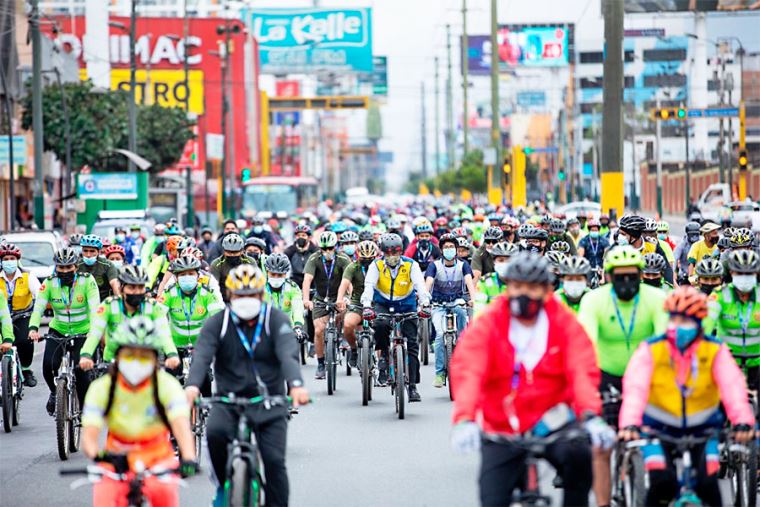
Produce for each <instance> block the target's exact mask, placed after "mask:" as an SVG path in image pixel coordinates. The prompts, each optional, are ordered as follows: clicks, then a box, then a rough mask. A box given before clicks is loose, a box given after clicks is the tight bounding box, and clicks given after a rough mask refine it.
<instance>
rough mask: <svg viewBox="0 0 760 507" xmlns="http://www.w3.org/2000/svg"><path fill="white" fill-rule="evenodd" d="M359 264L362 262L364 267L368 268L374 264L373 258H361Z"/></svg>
mask: <svg viewBox="0 0 760 507" xmlns="http://www.w3.org/2000/svg"><path fill="white" fill-rule="evenodd" d="M359 264H361V265H362V267H363V268H368V267H369V265H370V264H372V259H360V260H359Z"/></svg>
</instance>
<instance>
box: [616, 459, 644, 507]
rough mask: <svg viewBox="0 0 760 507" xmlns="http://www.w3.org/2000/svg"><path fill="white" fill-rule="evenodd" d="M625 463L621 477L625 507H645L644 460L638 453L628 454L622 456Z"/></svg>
mask: <svg viewBox="0 0 760 507" xmlns="http://www.w3.org/2000/svg"><path fill="white" fill-rule="evenodd" d="M623 459H624V460H625V462H624V463H623V467H624V469H623V470H622V473H624V474H625V476H624V477H623V495H624V498H625V505H626V507H645V501H646V497H647V485H646V470H644V458H643V457H642V456H641V453H640V452H637V451H636V452H630V453H628V454H627V456H626V455H624V456H623Z"/></svg>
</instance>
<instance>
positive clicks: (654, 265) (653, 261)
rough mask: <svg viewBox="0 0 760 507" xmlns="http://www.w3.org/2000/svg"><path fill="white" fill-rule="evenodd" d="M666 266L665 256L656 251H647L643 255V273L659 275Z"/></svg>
mask: <svg viewBox="0 0 760 507" xmlns="http://www.w3.org/2000/svg"><path fill="white" fill-rule="evenodd" d="M667 267H668V264H667V262H665V258H664V257H663V256H662V255H660V254H658V253H648V254H646V255H645V256H644V273H648V274H652V275H654V274H657V275H661V274H662V273H664V272H665V268H667Z"/></svg>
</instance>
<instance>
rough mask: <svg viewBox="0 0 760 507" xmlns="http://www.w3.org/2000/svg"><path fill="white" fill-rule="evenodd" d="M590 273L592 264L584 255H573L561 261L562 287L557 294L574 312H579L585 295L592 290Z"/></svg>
mask: <svg viewBox="0 0 760 507" xmlns="http://www.w3.org/2000/svg"><path fill="white" fill-rule="evenodd" d="M589 274H591V264H590V263H589V262H588V260H587V259H586V258H584V257H579V256H577V255H571V256H568V257H565V258H564V259H562V261H560V263H559V276H560V278H561V279H562V288H561V289H559V290H558V291H557V292H556V294H557V297H558V298H559V299H560V301H562V302H563V303H565V304H566V305H567V307H568V308H570V309H571V310H572V311H573V313H576V314H577V313H578V310H579V309H580V307H581V300H582V299H583V296H585V295H586V294H588V293H589V291H590V289H589V288H588V277H589Z"/></svg>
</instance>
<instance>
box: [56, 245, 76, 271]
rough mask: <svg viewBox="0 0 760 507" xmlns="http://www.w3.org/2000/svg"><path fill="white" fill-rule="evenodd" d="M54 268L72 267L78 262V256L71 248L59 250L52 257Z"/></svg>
mask: <svg viewBox="0 0 760 507" xmlns="http://www.w3.org/2000/svg"><path fill="white" fill-rule="evenodd" d="M53 262H55V265H56V266H73V265H75V264H76V263H78V262H79V254H78V253H77V252H76V251H75V250H74V249H73V248H68V247H66V248H61V249H60V250H58V251H57V252H56V253H55V255H54V256H53Z"/></svg>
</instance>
